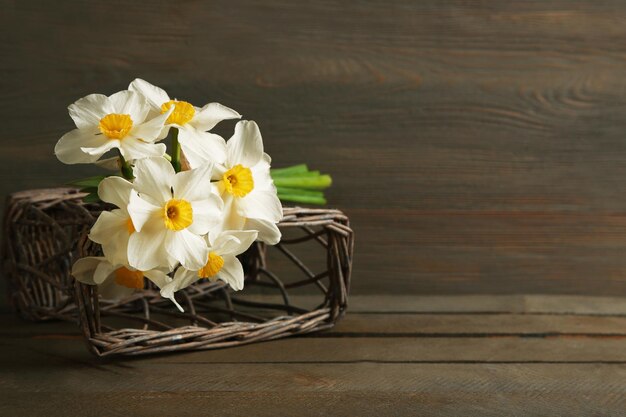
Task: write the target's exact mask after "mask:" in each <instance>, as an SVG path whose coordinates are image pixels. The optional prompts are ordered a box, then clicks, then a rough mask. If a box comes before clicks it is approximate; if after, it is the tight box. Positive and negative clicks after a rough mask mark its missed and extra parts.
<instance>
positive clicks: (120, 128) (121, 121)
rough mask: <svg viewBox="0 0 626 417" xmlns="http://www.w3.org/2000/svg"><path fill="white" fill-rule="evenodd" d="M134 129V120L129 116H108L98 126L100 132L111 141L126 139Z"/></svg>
mask: <svg viewBox="0 0 626 417" xmlns="http://www.w3.org/2000/svg"><path fill="white" fill-rule="evenodd" d="M132 127H133V119H131V118H130V115H128V114H116V113H111V114H107V115H106V116H104V117H103V118H102V119H100V123H99V124H98V128H99V129H100V132H102V134H103V135H104V136H106V137H107V138H109V139H124V137H125V136H126V135H128V132H130V129H132Z"/></svg>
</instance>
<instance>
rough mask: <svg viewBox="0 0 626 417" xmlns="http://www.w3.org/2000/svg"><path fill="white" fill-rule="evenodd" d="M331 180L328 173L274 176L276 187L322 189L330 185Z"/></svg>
mask: <svg viewBox="0 0 626 417" xmlns="http://www.w3.org/2000/svg"><path fill="white" fill-rule="evenodd" d="M332 182H333V180H332V178H330V175H320V176H315V177H295V176H294V177H285V178H283V177H275V178H274V184H275V185H276V187H279V188H280V187H289V188H306V189H313V190H323V189H324V188H328V187H330V185H331V184H332Z"/></svg>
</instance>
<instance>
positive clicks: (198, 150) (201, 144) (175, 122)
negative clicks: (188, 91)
mask: <svg viewBox="0 0 626 417" xmlns="http://www.w3.org/2000/svg"><path fill="white" fill-rule="evenodd" d="M128 89H129V90H131V91H136V92H138V93H140V94H142V95H143V96H144V97H145V98H146V99H147V100H148V102H149V103H150V105H151V106H152V109H153V111H154V112H156V113H165V112H167V111H168V110H169V109H170V108H171V107H172V105H174V106H175V109H174V112H173V113H172V114H171V115H170V116H169V117H168V118H167V121H166V124H165V128H164V129H163V133H162V134H161V138H164V137H165V136H167V133H168V132H169V128H170V127H175V128H178V141H179V143H180V146H181V148H182V151H183V153H184V154H185V157H186V158H187V160H188V161H189V164H190V165H191V166H192V167H193V168H195V167H197V166H199V165H201V164H202V163H204V162H207V161H209V162H214V163H221V162H223V161H224V159H225V157H226V154H225V143H224V139H223V138H222V137H221V136H219V135H216V134H214V133H208V132H207V131H208V130H211V129H213V127H215V125H216V124H218V123H219V122H221V121H222V120H227V119H240V118H241V115H240V114H239V113H237V112H236V111H235V110H233V109H230V108H228V107H226V106H223V105H221V104H219V103H209V104H207V105H205V106H204V107H202V108H199V107H195V106H193V105H192V104H190V103H188V102H186V101H182V100H175V99H174V100H172V99H170V97H169V96H168V94H167V93H166V92H165V91H164V90H163V89H161V88H159V87H157V86H154V85H152V84H150V83H149V82H147V81H144V80H142V79H140V78H137V79H135V80H134V81H133V82H131V83H130V85H129V86H128Z"/></svg>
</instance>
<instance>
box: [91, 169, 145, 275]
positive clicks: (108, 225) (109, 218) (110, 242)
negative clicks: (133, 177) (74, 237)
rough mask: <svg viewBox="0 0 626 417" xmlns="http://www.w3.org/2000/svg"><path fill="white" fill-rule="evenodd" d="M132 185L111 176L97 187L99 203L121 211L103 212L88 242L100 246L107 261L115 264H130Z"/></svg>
mask: <svg viewBox="0 0 626 417" xmlns="http://www.w3.org/2000/svg"><path fill="white" fill-rule="evenodd" d="M132 192H133V185H132V184H131V183H130V182H128V181H126V180H125V179H123V178H121V177H108V178H105V179H103V180H102V181H101V182H100V185H99V186H98V196H99V197H100V200H102V201H104V202H106V203H111V204H113V205H115V206H117V207H119V208H118V209H115V210H111V211H103V212H102V213H100V216H99V217H98V220H96V223H95V224H94V225H93V227H92V228H91V231H90V232H89V239H91V240H92V241H93V242H96V243H99V244H100V245H101V246H102V251H103V252H104V256H105V257H106V259H107V260H108V261H109V262H111V263H112V264H120V265H126V264H128V240H129V239H130V236H131V235H132V234H133V233H135V226H134V225H133V221H132V219H131V218H130V214H128V203H129V202H130V195H131V193H132Z"/></svg>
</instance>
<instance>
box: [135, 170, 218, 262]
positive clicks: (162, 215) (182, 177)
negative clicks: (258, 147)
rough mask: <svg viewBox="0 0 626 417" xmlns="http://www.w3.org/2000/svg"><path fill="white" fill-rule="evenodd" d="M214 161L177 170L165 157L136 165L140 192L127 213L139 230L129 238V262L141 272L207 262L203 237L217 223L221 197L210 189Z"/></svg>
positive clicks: (137, 190)
mask: <svg viewBox="0 0 626 417" xmlns="http://www.w3.org/2000/svg"><path fill="white" fill-rule="evenodd" d="M211 173H212V164H205V165H202V166H200V167H198V168H196V169H192V170H189V171H183V172H179V173H177V174H176V173H175V172H174V169H173V168H172V165H170V163H169V162H168V161H167V160H165V159H164V158H147V159H141V160H138V161H137V162H136V164H135V169H134V175H135V181H134V183H133V187H134V189H135V190H136V192H134V193H132V194H131V196H130V204H129V205H128V213H129V214H130V217H131V219H132V222H133V225H134V227H135V230H136V231H137V232H136V233H133V234H132V235H131V236H130V239H129V242H128V262H129V264H130V265H131V266H132V267H134V268H137V269H140V270H147V269H153V268H156V267H159V266H161V267H166V266H167V267H169V268H170V269H173V268H174V267H175V266H176V262H180V263H181V264H182V265H183V266H185V267H186V268H189V269H194V268H195V269H199V268H201V267H202V265H204V264H205V263H206V259H207V256H208V254H209V249H208V247H207V243H206V241H205V239H204V238H203V237H202V236H203V235H205V234H207V232H208V231H209V230H210V229H211V227H213V226H214V225H215V224H216V223H217V222H219V219H220V216H221V211H222V201H221V199H220V198H219V197H218V196H216V195H215V194H213V193H212V192H211V186H210V182H211Z"/></svg>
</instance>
